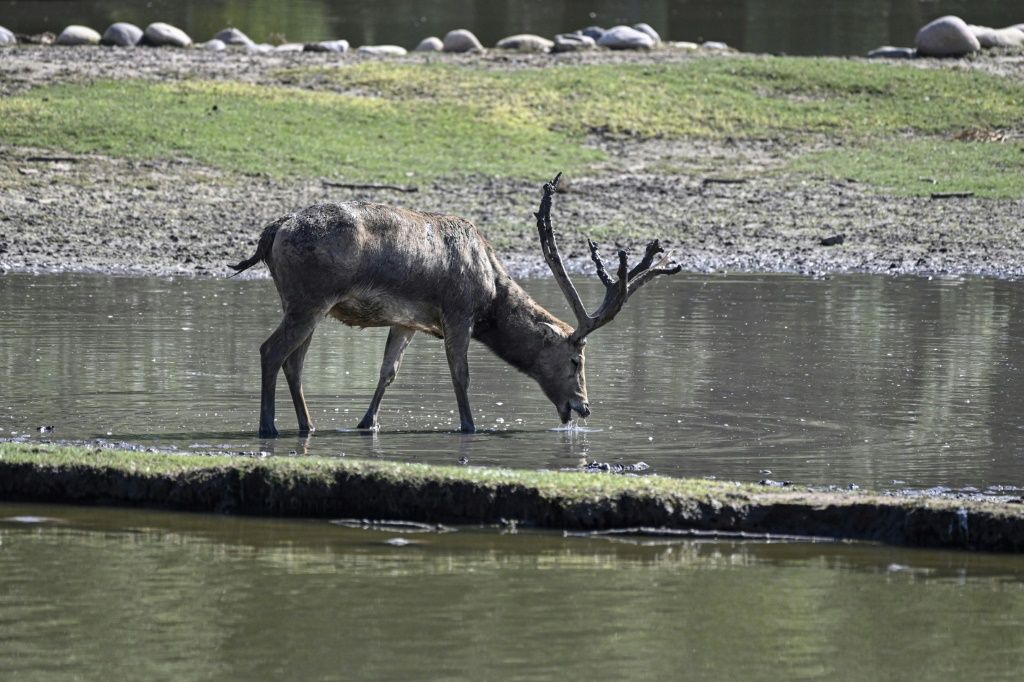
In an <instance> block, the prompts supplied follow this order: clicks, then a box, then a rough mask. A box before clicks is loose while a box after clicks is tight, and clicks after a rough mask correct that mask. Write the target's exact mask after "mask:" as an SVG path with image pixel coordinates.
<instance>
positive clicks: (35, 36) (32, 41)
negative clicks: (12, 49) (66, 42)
mask: <svg viewBox="0 0 1024 682" xmlns="http://www.w3.org/2000/svg"><path fill="white" fill-rule="evenodd" d="M14 37H15V38H16V39H17V40H18V42H19V43H25V44H26V45H53V41H55V40H56V39H57V36H55V35H54V34H53V33H52V32H51V31H44V32H43V33H15V34H14Z"/></svg>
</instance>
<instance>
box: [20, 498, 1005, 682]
mask: <svg viewBox="0 0 1024 682" xmlns="http://www.w3.org/2000/svg"><path fill="white" fill-rule="evenodd" d="M396 539H401V540H406V541H408V544H404V545H402V544H398V543H395V540H396ZM0 548H2V549H0V641H2V642H3V646H0V677H3V678H5V679H18V680H36V679H39V680H52V679H65V678H68V679H70V678H74V679H189V680H199V679H240V680H242V679H244V680H264V679H298V680H310V679H441V678H443V679H566V678H571V679H580V678H584V679H585V678H588V677H589V678H591V679H638V678H644V679H679V678H685V679H714V680H721V679H745V680H746V679H751V680H753V679H806V678H814V679H821V678H824V677H829V678H836V679H845V678H851V679H861V680H868V679H966V678H970V679H1006V678H1008V677H1009V676H1011V675H1012V673H1011V671H1013V672H1017V671H1019V670H1020V668H1021V666H1022V665H1024V560H1022V559H1021V558H1020V557H1013V556H997V555H985V554H974V555H972V554H966V553H942V552H928V551H920V550H918V551H914V550H906V549H897V548H886V547H875V546H870V545H846V544H807V543H785V544H765V543H749V542H748V543H733V542H721V541H718V542H696V541H671V542H669V541H656V540H651V539H648V540H646V541H641V540H634V541H618V542H610V541H607V540H601V539H596V538H575V537H571V538H563V537H561V536H560V535H556V534H550V533H519V534H516V535H501V534H499V533H498V531H496V530H493V529H492V530H488V529H467V528H463V529H459V530H458V531H457V532H452V533H446V534H415V535H413V534H398V533H396V532H393V531H389V532H383V531H372V530H358V529H351V528H345V527H341V526H338V525H334V524H331V523H329V522H327V521H305V522H297V521H284V520H275V519H247V518H238V517H219V516H205V515H186V514H169V513H160V512H149V511H141V510H135V511H116V510H107V509H102V508H92V509H83V508H76V507H69V506H66V507H45V506H39V505H11V504H0Z"/></svg>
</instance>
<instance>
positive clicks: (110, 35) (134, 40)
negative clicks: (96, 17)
mask: <svg viewBox="0 0 1024 682" xmlns="http://www.w3.org/2000/svg"><path fill="white" fill-rule="evenodd" d="M141 40H142V29H141V28H139V27H138V26H136V25H135V24H129V23H128V22H126V21H119V22H117V23H115V24H111V25H110V26H108V27H107V30H106V31H104V32H103V37H102V38H100V45H113V46H114V47H135V46H136V45H138V44H139V42H140V41H141Z"/></svg>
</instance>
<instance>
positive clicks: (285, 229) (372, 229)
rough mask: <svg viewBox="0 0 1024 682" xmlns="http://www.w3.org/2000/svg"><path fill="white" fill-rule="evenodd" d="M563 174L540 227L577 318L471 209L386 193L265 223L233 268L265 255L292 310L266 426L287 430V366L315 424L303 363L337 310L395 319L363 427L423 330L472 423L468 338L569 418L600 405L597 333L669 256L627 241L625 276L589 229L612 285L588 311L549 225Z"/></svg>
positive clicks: (368, 318)
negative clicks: (593, 379) (438, 346)
mask: <svg viewBox="0 0 1024 682" xmlns="http://www.w3.org/2000/svg"><path fill="white" fill-rule="evenodd" d="M560 177H561V173H559V174H558V175H557V176H556V177H555V179H554V180H552V181H551V182H549V183H545V185H544V190H543V197H542V199H541V202H540V210H538V211H537V212H536V213H535V214H534V215H535V216H536V218H537V229H538V230H539V232H540V243H541V249H542V251H543V254H544V259H545V261H547V264H548V266H549V267H550V268H551V272H552V274H554V276H555V280H556V281H557V282H558V286H559V287H560V288H561V289H562V293H564V294H565V297H566V298H567V299H568V301H569V305H570V307H572V310H573V312H574V313H575V315H576V327H575V328H573V327H572V326H570V325H568V324H566V323H565V322H563V321H562V320H560V319H558V318H557V317H555V316H554V315H552V314H551V313H549V312H548V311H547V310H545V309H544V308H542V307H541V306H540V305H539V304H537V303H536V302H535V301H534V300H533V299H532V298H530V296H529V294H527V293H526V292H525V291H524V290H523V289H522V287H520V286H519V285H518V284H517V283H516V282H515V281H514V280H513V279H512V277H510V276H509V274H508V272H507V271H506V270H505V267H504V266H503V265H502V264H501V262H500V261H499V260H498V257H497V255H496V254H495V252H494V248H493V247H492V246H491V245H490V243H488V241H487V240H486V239H485V238H484V236H483V235H482V234H480V232H479V231H478V230H477V228H476V227H475V226H474V225H473V224H472V223H470V222H469V221H468V220H465V219H463V218H459V217H456V216H450V215H441V214H437V213H420V212H417V211H409V210H405V209H402V208H395V207H391V206H384V205H381V204H372V203H363V202H346V203H322V204H315V205H313V206H310V207H309V208H306V209H304V210H302V211H299V212H298V213H294V214H290V215H286V216H283V217H281V218H278V219H277V220H275V221H274V222H272V223H270V224H269V225H267V226H266V227H265V228H264V229H263V233H262V234H261V235H260V239H259V244H258V246H257V248H256V253H255V254H254V255H253V256H252V257H251V258H247V259H246V260H243V261H242V262H240V263H238V264H237V265H232V266H231V268H232V269H234V270H235V271H236V274H237V273H240V272H242V271H243V270H246V269H248V268H251V267H252V266H254V265H256V264H257V263H259V262H260V261H263V262H265V263H266V264H267V267H268V268H269V269H270V274H271V276H272V277H273V279H274V284H275V285H276V287H277V292H278V294H279V295H280V297H281V307H282V309H283V313H284V315H283V318H282V319H281V323H280V324H279V325H278V327H277V329H276V330H275V331H274V333H272V334H271V335H270V337H269V338H268V339H267V340H266V341H265V342H264V343H263V345H262V346H260V360H261V366H262V393H261V402H260V424H259V435H260V436H261V437H273V436H276V435H277V429H276V428H275V427H274V393H275V387H276V384H277V376H278V373H279V371H280V370H281V369H282V368H283V369H284V375H285V378H286V379H287V381H288V388H289V390H290V392H291V397H292V402H293V403H294V405H295V414H296V416H297V417H298V422H299V431H300V432H301V433H304V434H305V433H309V432H310V431H312V430H313V423H312V420H311V419H310V417H309V410H308V409H307V407H306V400H305V398H304V397H303V394H302V364H303V360H304V359H305V357H306V350H307V349H308V348H309V342H310V339H311V338H312V336H313V331H314V330H315V329H316V326H317V324H318V323H319V322H320V320H322V319H323V318H324V317H326V316H328V315H330V316H331V317H333V318H335V319H337V320H339V321H341V322H343V323H345V324H347V325H350V326H355V327H390V331H389V332H388V340H387V343H386V345H385V347H384V361H383V362H382V363H381V368H380V378H379V380H378V382H377V389H376V391H374V394H373V398H372V399H371V401H370V407H369V409H368V410H367V411H366V415H365V416H364V417H363V418H362V420H361V421H360V422H359V425H358V427H357V428H360V429H376V428H377V426H378V424H377V411H378V409H379V408H380V402H381V399H382V398H383V397H384V391H385V390H386V389H387V387H388V386H390V385H391V383H392V382H393V381H394V380H395V377H396V376H397V375H398V370H399V368H400V367H401V365H402V356H403V354H404V353H405V349H406V348H408V346H409V343H410V342H411V341H412V338H413V335H415V333H416V332H417V331H421V332H424V333H427V334H430V335H432V336H435V337H437V338H439V339H443V340H444V348H445V353H446V355H447V358H448V367H449V369H450V370H451V376H452V384H453V385H454V387H455V399H456V401H457V402H458V405H459V422H460V427H461V430H462V431H463V432H466V433H473V432H474V431H475V427H474V425H473V414H472V411H471V409H470V405H469V363H468V361H467V358H466V353H467V350H468V349H469V342H470V339H476V340H477V341H480V342H482V343H483V344H484V345H486V346H487V347H488V348H490V349H491V350H492V351H493V352H494V353H495V354H496V355H497V356H498V357H500V358H501V359H503V360H504V361H505V362H508V363H509V364H511V365H512V366H513V367H515V368H516V369H518V370H520V371H521V372H523V373H525V374H526V375H528V376H530V377H532V378H533V379H534V380H535V381H536V382H537V383H538V384H539V385H540V387H541V390H543V391H544V394H545V395H546V396H547V397H548V399H549V400H551V402H552V403H554V405H555V409H556V410H557V411H558V416H559V418H560V419H561V421H562V423H563V424H564V423H566V422H568V421H569V419H570V417H571V416H572V413H573V412H576V413H577V414H578V415H579V416H580V417H583V418H586V417H588V416H590V404H589V402H588V400H587V382H586V377H585V375H584V359H583V355H584V346H585V345H586V341H587V336H588V335H589V334H590V333H592V332H593V331H595V330H597V329H600V328H601V327H603V326H604V325H606V324H608V323H609V322H611V321H612V319H614V317H615V316H616V315H617V314H618V312H619V311H620V310H621V309H622V306H623V304H625V302H626V301H627V300H628V299H629V297H630V296H632V295H633V294H634V293H636V290H637V289H639V288H640V287H642V286H644V285H645V284H647V283H648V282H650V281H651V280H652V279H654V278H655V277H657V276H659V275H672V274H675V273H677V272H679V270H680V269H681V266H679V265H675V266H670V267H666V264H667V262H668V258H667V257H662V258H661V259H660V260H659V262H658V263H655V262H654V260H655V258H656V257H657V256H658V254H661V253H664V249H662V247H661V245H660V244H659V242H658V241H657V240H655V241H653V242H651V243H650V244H648V245H647V250H646V252H645V253H644V256H643V258H642V259H641V260H640V262H639V263H637V265H636V266H634V267H633V268H629V265H628V262H627V256H626V252H625V251H619V253H618V257H619V261H618V270H617V273H616V278H615V279H613V278H612V277H611V275H609V274H608V270H607V268H606V266H605V264H604V262H603V260H602V259H601V256H600V255H599V254H598V245H597V244H595V243H594V242H593V241H591V240H589V239H588V240H587V242H588V244H589V246H590V255H591V258H592V259H593V261H594V265H595V267H596V269H597V276H598V277H599V278H600V280H601V282H602V283H603V284H604V286H605V295H604V300H603V301H602V302H601V305H600V307H598V309H597V310H596V311H595V312H594V313H592V314H591V313H589V312H587V309H586V308H585V307H584V305H583V302H582V300H581V299H580V296H579V293H577V291H576V287H575V286H573V283H572V281H571V280H570V279H569V275H568V274H567V273H566V271H565V266H564V264H563V263H562V258H561V256H560V255H559V253H558V247H557V246H556V244H555V236H554V232H553V230H552V228H551V199H552V195H553V194H554V192H555V189H556V187H557V186H558V181H559V178H560Z"/></svg>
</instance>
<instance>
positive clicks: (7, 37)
mask: <svg viewBox="0 0 1024 682" xmlns="http://www.w3.org/2000/svg"><path fill="white" fill-rule="evenodd" d="M17 44H18V39H17V38H15V37H14V34H13V33H11V32H10V31H8V30H7V29H6V28H4V27H3V26H0V47H6V46H7V45H17Z"/></svg>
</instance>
